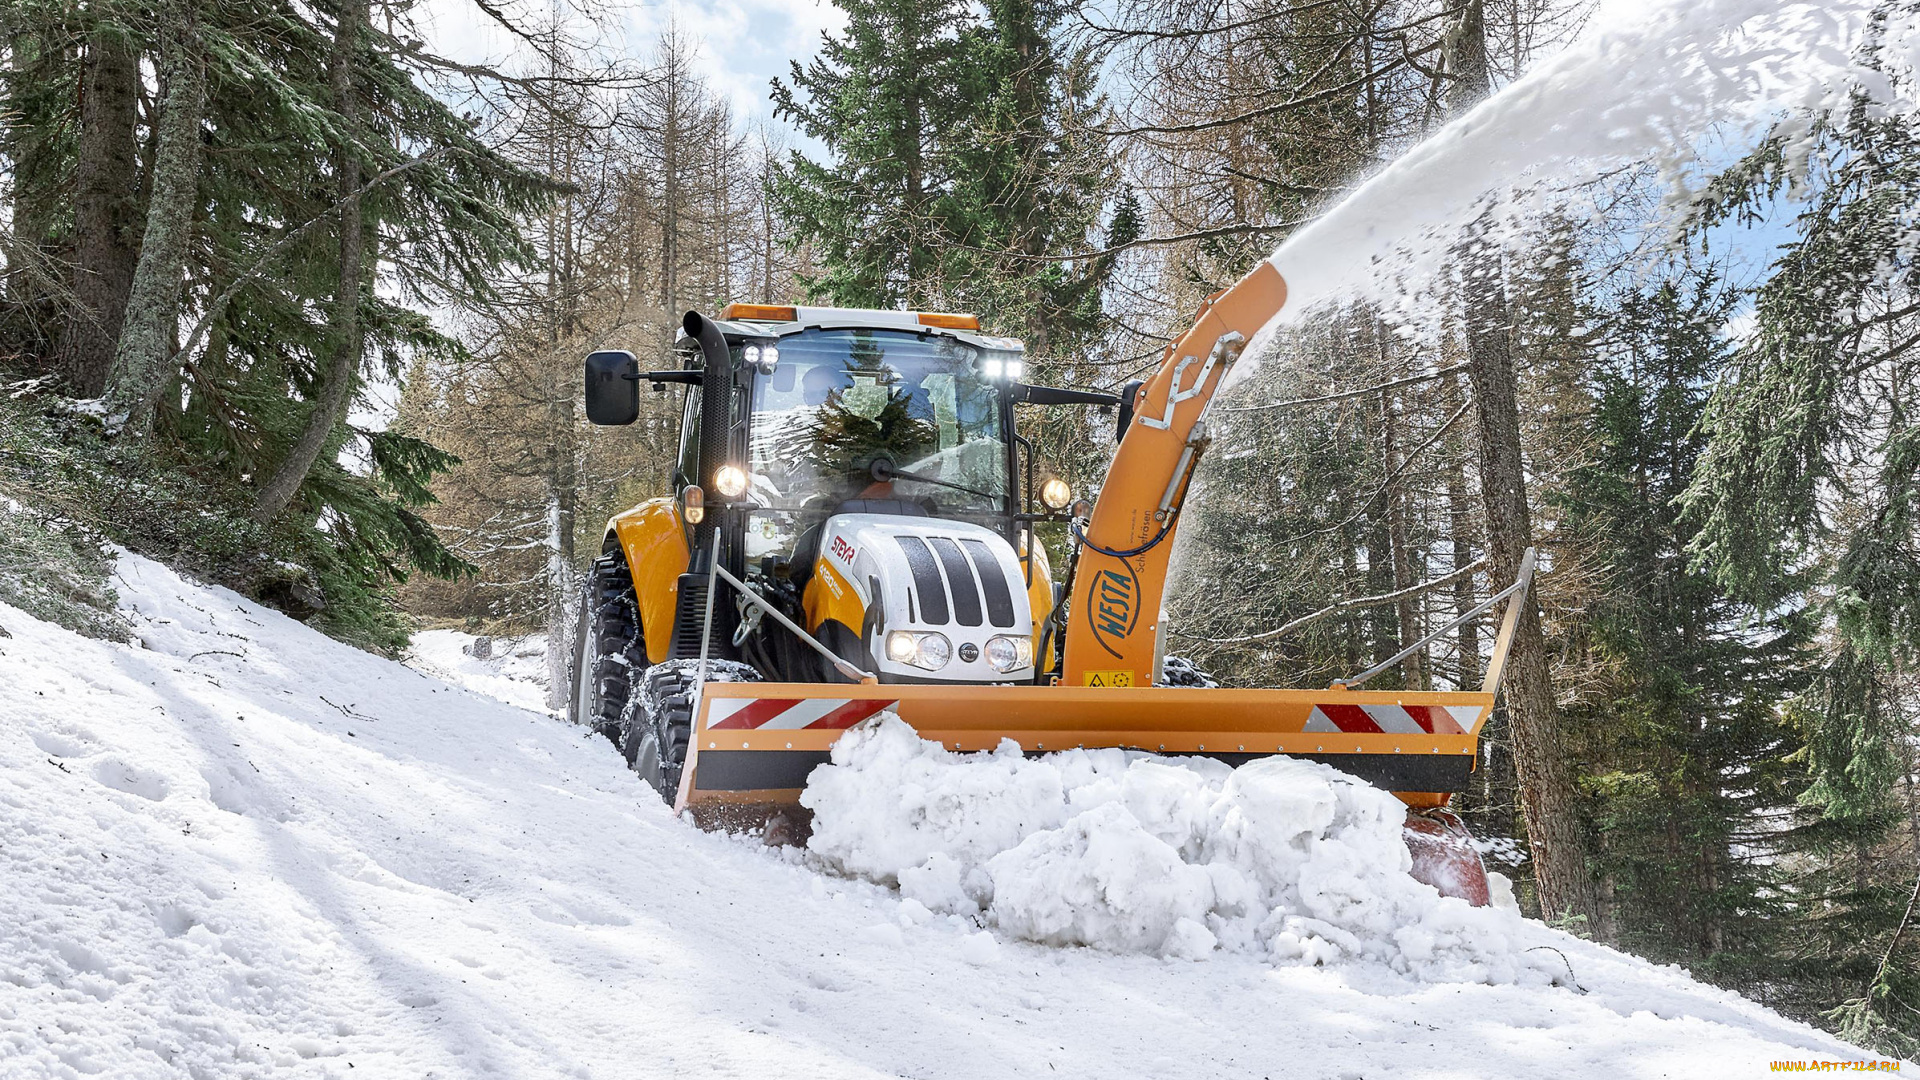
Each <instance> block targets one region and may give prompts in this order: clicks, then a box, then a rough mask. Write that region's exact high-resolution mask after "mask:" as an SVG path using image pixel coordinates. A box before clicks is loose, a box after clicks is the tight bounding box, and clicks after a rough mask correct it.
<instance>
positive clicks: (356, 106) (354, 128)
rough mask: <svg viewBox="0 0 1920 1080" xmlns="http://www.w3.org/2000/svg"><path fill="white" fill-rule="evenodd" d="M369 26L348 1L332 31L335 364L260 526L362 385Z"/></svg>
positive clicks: (267, 488)
mask: <svg viewBox="0 0 1920 1080" xmlns="http://www.w3.org/2000/svg"><path fill="white" fill-rule="evenodd" d="M366 21H367V0H345V2H344V3H342V4H341V5H340V9H339V13H338V14H337V16H336V22H335V24H334V31H333V57H332V60H331V70H330V71H329V72H328V75H329V78H330V81H331V82H332V88H333V99H334V104H335V108H337V109H338V110H339V111H340V118H341V124H342V126H343V127H344V129H345V136H344V141H343V143H342V145H341V146H340V148H339V151H338V158H337V161H336V163H335V166H334V168H335V171H336V172H337V173H338V176H337V178H336V179H337V189H338V191H339V193H340V278H339V283H338V284H337V285H336V286H335V289H334V298H333V325H332V326H331V327H329V330H330V331H331V332H330V334H329V335H328V336H329V338H330V339H331V340H330V344H331V346H332V348H331V350H330V351H331V353H332V362H331V363H330V364H328V365H327V371H326V375H325V377H324V379H323V381H322V382H321V384H320V395H319V397H318V398H317V399H315V401H314V403H313V408H312V410H311V411H309V412H308V413H307V423H306V427H304V428H302V429H301V431H300V438H299V439H297V440H296V441H295V442H294V444H293V449H291V450H289V451H288V452H287V456H286V457H285V458H284V459H283V460H282V461H281V462H280V467H279V468H278V469H276V470H275V471H274V474H273V476H272V477H271V478H270V479H269V480H268V481H267V482H266V484H265V485H264V486H263V487H261V489H260V495H259V498H258V500H257V501H256V503H255V505H254V508H253V516H254V519H255V520H257V521H262V522H265V521H271V520H273V519H274V518H276V517H278V516H279V515H280V512H281V511H282V510H285V509H286V508H287V504H288V503H291V502H292V501H293V496H294V494H295V493H296V492H298V491H299V490H300V485H301V484H303V483H305V482H306V479H307V474H308V473H310V472H312V471H313V466H314V463H315V462H316V461H318V460H319V459H320V454H321V452H322V451H323V450H325V449H326V447H327V445H328V443H330V442H332V440H333V430H334V428H335V427H337V426H338V425H339V423H340V421H341V420H343V419H345V417H346V414H347V407H348V406H349V405H351V404H352V403H353V395H354V391H355V390H357V389H358V388H359V383H360V356H361V353H362V352H363V351H364V349H365V346H366V328H365V327H364V326H363V325H362V324H361V320H360V293H361V289H362V288H363V286H364V284H365V280H366V237H365V222H364V220H363V215H362V213H361V205H360V157H359V151H358V148H357V147H356V146H354V145H353V144H354V141H355V140H356V139H357V132H358V128H359V116H360V103H359V94H358V92H357V91H356V90H355V89H354V85H353V84H354V73H355V68H356V67H357V66H358V55H357V54H358V51H359V43H360V30H361V27H362V26H363V25H364V24H365V23H366Z"/></svg>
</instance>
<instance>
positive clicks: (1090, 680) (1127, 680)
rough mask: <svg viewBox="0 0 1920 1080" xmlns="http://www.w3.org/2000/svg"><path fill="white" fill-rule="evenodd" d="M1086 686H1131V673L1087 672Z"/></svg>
mask: <svg viewBox="0 0 1920 1080" xmlns="http://www.w3.org/2000/svg"><path fill="white" fill-rule="evenodd" d="M1086 685H1088V686H1132V685H1133V672H1131V671H1089V672H1087V682H1086Z"/></svg>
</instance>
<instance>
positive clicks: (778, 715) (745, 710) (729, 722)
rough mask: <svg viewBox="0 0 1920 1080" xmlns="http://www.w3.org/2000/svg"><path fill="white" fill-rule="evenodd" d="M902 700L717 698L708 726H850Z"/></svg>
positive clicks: (730, 728)
mask: <svg viewBox="0 0 1920 1080" xmlns="http://www.w3.org/2000/svg"><path fill="white" fill-rule="evenodd" d="M898 704H900V703H899V702H898V701H876V700H874V699H872V698H860V699H856V700H849V699H847V698H715V699H714V700H713V701H712V702H711V703H710V704H709V705H708V706H707V730H708V731H744V730H748V729H760V730H768V731H776V730H783V729H784V730H793V729H795V728H850V727H852V726H853V725H855V724H857V723H859V722H860V721H862V720H865V719H866V718H867V717H869V716H872V715H873V714H874V713H877V712H879V711H880V710H882V709H891V708H893V707H894V706H895V705H898Z"/></svg>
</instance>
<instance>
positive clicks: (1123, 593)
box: [1087, 563, 1140, 657]
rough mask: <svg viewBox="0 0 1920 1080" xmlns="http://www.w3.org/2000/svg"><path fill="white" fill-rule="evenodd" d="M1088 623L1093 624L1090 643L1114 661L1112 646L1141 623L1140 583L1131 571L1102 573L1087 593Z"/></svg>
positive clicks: (1127, 568) (1117, 652) (1124, 568)
mask: <svg viewBox="0 0 1920 1080" xmlns="http://www.w3.org/2000/svg"><path fill="white" fill-rule="evenodd" d="M1087 621H1088V622H1090V623H1092V624H1093V639H1094V640H1095V641H1098V642H1099V643H1100V647H1101V648H1103V649H1105V650H1107V652H1108V653H1110V654H1112V655H1113V656H1115V657H1118V656H1119V655H1120V650H1119V649H1116V648H1114V646H1115V645H1117V644H1119V643H1120V642H1121V641H1123V640H1125V639H1126V638H1128V637H1130V636H1131V635H1132V634H1133V627H1134V625H1135V624H1136V623H1138V622H1139V621H1140V581H1139V579H1137V578H1135V577H1134V576H1133V567H1131V566H1128V565H1127V564H1126V563H1121V564H1120V569H1119V570H1102V571H1100V575H1099V576H1098V577H1096V578H1094V579H1093V582H1092V586H1091V587H1090V588H1089V589H1087Z"/></svg>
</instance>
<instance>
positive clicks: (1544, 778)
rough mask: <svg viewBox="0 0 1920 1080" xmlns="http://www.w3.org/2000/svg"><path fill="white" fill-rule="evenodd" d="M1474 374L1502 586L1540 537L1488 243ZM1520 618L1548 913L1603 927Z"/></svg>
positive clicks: (1537, 653) (1519, 661)
mask: <svg viewBox="0 0 1920 1080" xmlns="http://www.w3.org/2000/svg"><path fill="white" fill-rule="evenodd" d="M1465 265H1466V267H1467V271H1466V279H1467V303H1466V307H1467V363H1468V365H1469V367H1468V368H1467V375H1468V377H1469V378H1470V379H1471V380H1472V382H1473V397H1474V407H1475V410H1476V412H1477V413H1478V415H1479V420H1480V494H1481V499H1482V501H1483V502H1484V503H1485V505H1486V513H1487V559H1488V563H1489V564H1490V565H1491V566H1492V568H1493V583H1494V585H1495V586H1496V587H1500V588H1504V587H1505V586H1507V585H1509V584H1511V583H1512V582H1513V581H1514V580H1515V579H1516V578H1517V577H1518V576H1519V572H1520V559H1521V556H1522V554H1523V553H1524V552H1525V551H1526V549H1527V546H1528V545H1530V544H1531V543H1532V542H1533V520H1532V516H1531V514H1530V512H1529V510H1528V507H1527V490H1526V474H1525V467H1524V465H1523V463H1522V460H1521V454H1520V414H1519V406H1518V400H1517V395H1516V393H1515V387H1514V374H1513V354H1512V350H1511V347H1510V342H1509V339H1508V329H1507V325H1506V317H1507V316H1506V291H1505V289H1504V288H1503V287H1502V285H1501V282H1500V277H1499V274H1500V270H1499V260H1498V258H1497V256H1496V254H1495V253H1494V252H1493V251H1492V250H1491V249H1490V248H1489V247H1488V246H1487V245H1486V244H1485V243H1484V242H1476V243H1474V244H1471V245H1469V247H1468V248H1467V259H1466V262H1465ZM1524 599H1525V601H1526V602H1525V603H1524V604H1523V606H1522V608H1521V616H1520V624H1519V626H1518V628H1517V630H1516V632H1515V633H1514V638H1513V646H1512V652H1511V653H1510V654H1509V656H1508V659H1507V670H1506V685H1505V687H1504V693H1505V695H1506V702H1507V718H1508V723H1509V725H1510V731H1511V735H1512V739H1513V768H1514V776H1515V779H1516V780H1517V781H1518V784H1519V788H1520V809H1521V813H1522V815H1523V817H1524V819H1525V821H1526V824H1527V840H1528V844H1529V846H1530V847H1531V848H1532V852H1533V866H1534V876H1535V878H1536V879H1537V884H1538V886H1539V890H1540V908H1541V913H1542V914H1543V915H1545V916H1546V917H1548V918H1558V917H1563V916H1569V915H1579V916H1585V917H1586V918H1587V919H1588V920H1589V923H1590V925H1597V923H1598V921H1599V915H1600V912H1599V910H1598V898H1597V896H1596V893H1595V890H1594V885H1593V878H1592V875H1591V874H1590V873H1589V870H1588V856H1587V841H1586V835H1585V831H1584V829H1583V827H1582V825H1581V822H1580V817H1579V813H1578V810H1577V808H1576V806H1575V802H1574V786H1573V771H1572V769H1570V768H1569V767H1568V765H1567V761H1566V757H1565V754H1564V753H1563V751H1562V739H1561V735H1560V708H1559V705H1558V703H1557V702H1555V700H1554V692H1553V675H1552V672H1551V671H1550V669H1549V667H1548V663H1547V646H1546V638H1545V635H1544V634H1543V633H1542V631H1541V629H1540V614H1539V609H1538V608H1537V607H1536V606H1535V605H1534V604H1533V602H1532V600H1531V598H1530V597H1528V598H1524Z"/></svg>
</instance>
